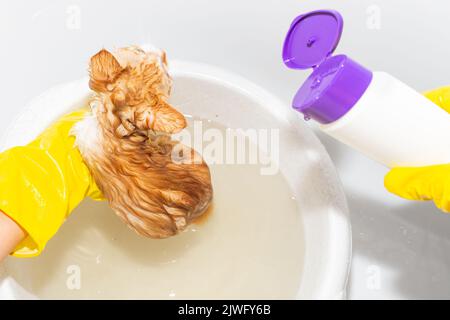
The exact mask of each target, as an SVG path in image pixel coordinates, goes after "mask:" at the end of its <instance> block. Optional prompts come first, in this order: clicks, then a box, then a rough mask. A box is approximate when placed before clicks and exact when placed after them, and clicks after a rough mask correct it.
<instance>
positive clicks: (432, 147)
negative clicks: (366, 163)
mask: <svg viewBox="0 0 450 320" xmlns="http://www.w3.org/2000/svg"><path fill="white" fill-rule="evenodd" d="M320 127H321V129H322V130H323V131H324V132H326V133H327V134H329V135H331V136H333V137H334V138H336V139H338V140H340V141H341V142H343V143H345V144H347V145H349V146H351V147H353V148H355V149H357V150H359V151H360V152H362V153H363V154H365V155H367V156H368V157H370V158H372V159H374V160H376V161H378V162H380V163H382V164H384V165H386V166H388V167H391V168H392V167H397V166H427V165H433V164H444V163H450V115H449V114H448V113H447V112H446V111H444V110H443V109H441V108H440V107H439V106H437V105H435V104H434V103H433V102H431V101H430V100H429V99H427V98H426V97H424V96H423V95H421V94H420V93H418V92H416V91H415V90H414V89H412V88H410V87H409V86H407V85H406V84H404V83H403V82H401V81H399V80H398V79H396V78H394V77H392V76H391V75H389V74H387V73H385V72H374V73H373V78H372V81H371V83H370V85H369V87H368V88H367V89H366V91H365V92H364V94H363V96H362V97H361V98H360V99H359V101H358V102H357V103H356V104H355V105H354V106H353V108H352V109H351V110H350V111H348V112H347V113H346V114H345V115H344V116H343V117H341V118H340V119H338V120H337V121H334V122H332V123H329V124H325V125H321V126H320Z"/></svg>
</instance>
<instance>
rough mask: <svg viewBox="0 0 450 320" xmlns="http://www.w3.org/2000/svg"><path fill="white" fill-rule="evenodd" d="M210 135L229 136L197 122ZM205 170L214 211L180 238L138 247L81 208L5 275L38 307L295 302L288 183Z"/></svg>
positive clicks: (294, 235) (251, 169) (297, 232)
mask: <svg viewBox="0 0 450 320" xmlns="http://www.w3.org/2000/svg"><path fill="white" fill-rule="evenodd" d="M211 127H214V128H217V129H219V130H221V132H224V131H225V128H224V127H223V126H222V125H219V124H217V123H215V122H211V121H203V128H205V129H207V128H211ZM210 168H211V173H212V179H213V187H214V203H213V207H212V208H211V211H210V212H209V214H208V216H207V217H205V218H204V219H202V220H201V221H199V222H197V223H196V224H192V225H191V226H189V227H188V228H187V230H185V231H184V232H183V233H181V234H180V235H178V236H175V237H172V238H168V239H163V240H154V239H147V238H143V237H141V236H138V235H136V234H135V233H134V232H133V231H131V230H129V229H128V228H127V227H126V225H125V224H123V223H122V222H121V221H120V220H119V218H118V217H116V216H115V214H114V213H113V212H112V211H111V210H110V209H109V208H108V206H107V204H106V203H104V202H94V201H89V200H86V201H84V202H83V203H82V204H81V205H80V206H79V207H78V208H77V209H76V210H75V211H74V212H73V213H72V215H71V216H70V217H69V218H68V220H67V221H66V223H65V224H64V225H63V226H62V228H61V229H60V231H59V233H58V234H57V235H56V236H55V237H54V238H53V239H52V240H51V241H50V242H49V243H48V246H47V248H46V250H45V251H44V252H43V253H42V254H41V255H40V256H39V257H37V258H32V259H19V258H13V257H10V258H8V259H7V260H6V262H5V268H6V271H7V273H8V274H9V275H11V276H12V277H13V278H15V280H16V281H17V282H18V283H19V284H20V285H21V286H23V287H24V288H25V289H26V290H27V291H29V292H30V293H32V294H34V295H35V296H36V297H38V298H43V299H51V298H61V299H83V298H94V299H108V298H109V299H119V298H122V299H183V298H191V299H197V298H209V299H220V298H225V299H226V298H236V299H240V298H250V299H251V298H267V299H281V298H294V297H295V296H296V294H297V292H298V288H299V285H300V281H301V270H302V265H303V247H302V246H303V233H302V225H301V215H300V213H299V211H298V208H297V204H296V201H295V199H293V197H292V192H291V190H290V188H289V186H288V184H287V182H286V181H285V179H284V177H283V176H282V174H281V173H277V174H275V175H261V173H260V171H261V170H260V169H261V165H260V164H213V165H211V166H210Z"/></svg>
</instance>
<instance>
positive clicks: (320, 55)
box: [283, 10, 344, 69]
mask: <svg viewBox="0 0 450 320" xmlns="http://www.w3.org/2000/svg"><path fill="white" fill-rule="evenodd" d="M343 24H344V20H343V19H342V16H341V15H340V14H339V12H337V11H334V10H317V11H312V12H309V13H306V14H302V15H300V16H298V17H297V18H296V19H295V20H294V21H293V22H292V24H291V27H290V28H289V31H288V33H287V36H286V39H285V41H284V46H283V61H284V63H285V64H286V66H288V67H289V68H293V69H308V68H311V67H316V66H318V65H319V64H320V63H322V62H323V61H324V60H325V59H326V58H327V57H328V56H330V55H331V54H332V53H333V51H334V50H335V49H336V47H337V45H338V43H339V39H340V38H341V34H342V28H343Z"/></svg>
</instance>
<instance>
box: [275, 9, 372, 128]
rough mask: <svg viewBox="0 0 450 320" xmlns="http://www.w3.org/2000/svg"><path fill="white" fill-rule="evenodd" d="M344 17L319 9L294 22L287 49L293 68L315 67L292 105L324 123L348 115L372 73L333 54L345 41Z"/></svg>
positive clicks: (287, 59)
mask: <svg viewBox="0 0 450 320" xmlns="http://www.w3.org/2000/svg"><path fill="white" fill-rule="evenodd" d="M343 24H344V22H343V19H342V16H341V15H340V14H339V13H338V12H337V11H334V10H317V11H312V12H309V13H305V14H302V15H300V16H298V17H297V18H295V19H294V21H293V22H292V24H291V26H290V28H289V31H288V33H287V36H286V39H285V41H284V46H283V61H284V63H285V64H286V66H288V67H289V68H293V69H309V68H311V67H312V68H314V70H313V72H312V73H311V75H310V76H309V77H308V78H307V79H306V80H305V81H304V83H303V84H302V86H301V87H300V89H299V90H298V91H297V94H296V95H295V97H294V100H293V102H292V106H293V107H294V108H295V109H296V110H297V111H299V112H301V113H303V114H304V115H305V118H306V119H314V120H316V121H318V122H320V123H322V124H327V123H331V122H333V121H336V120H338V119H339V118H341V117H342V116H343V115H345V114H346V113H347V112H348V111H349V110H350V109H351V108H352V107H353V106H354V105H355V104H356V102H357V101H358V100H359V99H360V98H361V97H362V95H363V94H364V92H365V91H366V89H367V88H368V86H369V84H370V82H371V80H372V72H371V71H370V70H368V69H366V68H365V67H363V66H362V65H360V64H359V63H357V62H356V61H353V60H352V59H350V58H349V57H347V56H346V55H333V56H332V53H333V52H334V50H335V49H336V46H337V45H338V43H339V40H340V38H341V34H342V29H343Z"/></svg>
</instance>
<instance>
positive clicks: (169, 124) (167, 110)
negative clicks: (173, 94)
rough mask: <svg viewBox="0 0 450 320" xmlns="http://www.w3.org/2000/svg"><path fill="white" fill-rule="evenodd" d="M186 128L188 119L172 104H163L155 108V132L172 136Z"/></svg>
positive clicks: (153, 127) (153, 126)
mask: <svg viewBox="0 0 450 320" xmlns="http://www.w3.org/2000/svg"><path fill="white" fill-rule="evenodd" d="M184 128H186V118H185V117H184V116H183V114H181V113H180V112H178V111H177V110H175V108H174V107H172V106H171V105H170V104H168V103H166V102H162V103H161V104H160V105H158V106H157V107H155V108H154V122H153V125H152V129H153V130H155V131H159V132H165V133H169V134H172V133H177V132H179V131H181V130H183V129H184Z"/></svg>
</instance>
